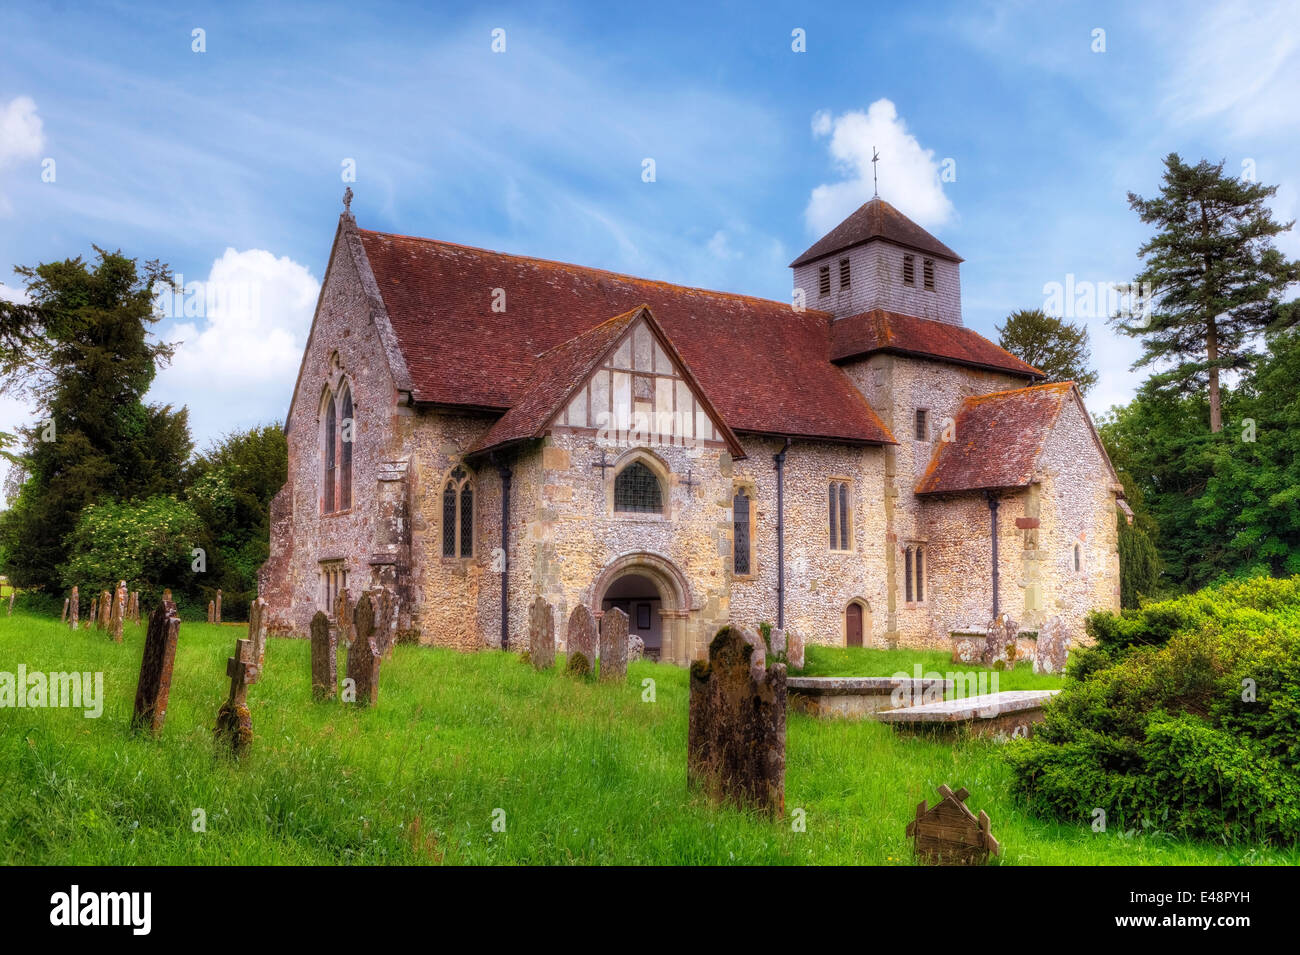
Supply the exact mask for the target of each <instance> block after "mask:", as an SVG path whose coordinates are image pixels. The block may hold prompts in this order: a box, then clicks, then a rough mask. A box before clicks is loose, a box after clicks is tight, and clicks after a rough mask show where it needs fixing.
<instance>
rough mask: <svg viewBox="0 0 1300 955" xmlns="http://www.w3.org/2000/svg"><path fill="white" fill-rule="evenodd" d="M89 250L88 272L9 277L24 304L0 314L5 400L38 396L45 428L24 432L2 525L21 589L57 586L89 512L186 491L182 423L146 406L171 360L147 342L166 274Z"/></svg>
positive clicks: (24, 271)
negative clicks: (23, 290)
mask: <svg viewBox="0 0 1300 955" xmlns="http://www.w3.org/2000/svg"><path fill="white" fill-rule="evenodd" d="M95 251H96V254H97V257H98V259H97V261H96V263H95V265H94V267H93V268H90V267H88V266H87V265H86V263H85V262H84V261H82V259H80V258H76V259H68V260H64V261H62V262H50V263H45V264H43V265H40V266H37V267H36V268H19V269H16V270H15V271H17V272H18V273H19V274H20V275H22V276H24V277H25V278H26V279H27V283H26V284H27V291H28V295H29V297H30V302H29V303H28V304H27V305H25V306H22V307H20V308H10V309H7V310H6V311H5V312H4V313H2V314H0V360H2V361H3V366H2V367H0V390H5V391H9V392H11V393H13V392H17V393H21V394H25V395H27V396H29V397H31V398H34V399H35V401H36V403H37V405H38V407H39V408H40V411H39V417H40V419H41V420H39V421H38V422H37V423H36V425H35V426H33V427H30V428H26V429H24V430H23V432H22V436H23V439H24V445H25V451H24V453H23V454H22V456H21V460H20V466H21V467H22V469H23V470H24V471H25V472H26V474H27V479H26V481H25V482H24V483H23V485H22V488H21V490H20V491H19V493H18V496H17V499H16V500H15V501H14V504H13V506H12V507H11V508H10V509H9V510H8V511H7V512H6V513H5V514H4V516H3V520H2V521H0V541H2V542H3V547H4V555H5V571H6V573H8V574H9V576H10V578H11V579H12V580H13V581H14V583H16V584H17V585H19V586H24V587H48V588H56V587H58V586H59V584H60V581H59V575H58V568H59V566H60V565H61V564H62V563H64V562H65V561H66V559H67V556H68V544H67V537H68V535H69V534H70V533H71V531H72V530H73V528H74V527H75V526H76V523H77V518H78V516H79V515H80V513H81V510H82V508H83V507H85V506H86V505H87V504H94V503H97V502H99V501H101V500H104V499H108V498H115V499H118V500H123V501H127V500H132V499H136V498H143V497H149V496H152V495H159V494H161V495H168V494H179V493H180V492H181V491H182V489H183V486H184V468H185V462H186V461H187V459H188V458H189V455H190V452H191V450H192V444H191V442H190V436H189V424H188V414H187V412H186V411H185V410H184V409H181V410H180V411H173V410H172V409H171V408H170V407H167V406H156V405H145V404H144V403H143V401H142V398H143V396H144V394H145V392H146V391H148V389H149V385H150V384H151V383H152V382H153V379H154V375H155V374H156V371H157V367H158V365H159V363H161V362H164V361H166V360H167V359H168V358H169V357H170V355H171V347H170V346H168V345H166V344H164V343H161V342H156V341H150V339H149V334H148V327H149V325H151V324H152V323H153V322H155V321H157V318H158V316H157V315H155V313H154V290H155V288H156V287H158V285H159V284H160V283H164V282H167V281H169V276H168V274H167V270H166V267H165V266H162V265H160V264H159V263H157V262H150V263H147V264H146V266H145V267H144V270H143V273H142V272H141V270H140V269H138V268H137V265H136V262H135V261H134V260H133V259H129V258H126V257H124V256H123V255H122V254H121V253H120V252H106V251H104V250H103V249H99V248H96V249H95Z"/></svg>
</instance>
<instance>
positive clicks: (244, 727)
mask: <svg viewBox="0 0 1300 955" xmlns="http://www.w3.org/2000/svg"><path fill="white" fill-rule="evenodd" d="M226 675H227V676H228V677H230V698H229V699H227V700H226V702H224V703H222V704H221V709H220V710H219V711H218V712H217V725H216V727H215V728H214V729H213V736H214V737H215V738H216V741H217V745H218V746H219V747H221V748H223V749H225V750H227V751H228V752H229V753H230V754H231V755H233V756H241V755H243V753H244V752H245V751H246V750H247V749H248V747H249V746H250V745H252V742H253V715H252V714H251V713H250V712H249V711H248V688H249V687H250V686H252V685H253V684H254V683H256V682H257V681H258V679H259V678H260V677H261V671H260V670H259V669H258V666H257V661H256V660H254V659H253V645H252V644H251V643H250V642H249V641H248V640H236V641H235V655H234V656H233V657H231V658H230V659H229V660H227V661H226Z"/></svg>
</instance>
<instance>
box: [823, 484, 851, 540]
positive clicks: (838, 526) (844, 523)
mask: <svg viewBox="0 0 1300 955" xmlns="http://www.w3.org/2000/svg"><path fill="white" fill-rule="evenodd" d="M828 500H829V504H830V544H831V550H848V549H849V526H850V522H851V521H852V515H851V514H850V513H849V485H848V482H847V481H832V482H831V486H830V495H829V498H828Z"/></svg>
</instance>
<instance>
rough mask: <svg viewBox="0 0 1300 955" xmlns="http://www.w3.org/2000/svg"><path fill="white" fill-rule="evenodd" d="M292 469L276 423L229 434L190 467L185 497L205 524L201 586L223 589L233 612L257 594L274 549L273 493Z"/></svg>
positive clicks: (225, 600)
mask: <svg viewBox="0 0 1300 955" xmlns="http://www.w3.org/2000/svg"><path fill="white" fill-rule="evenodd" d="M288 470H289V452H288V446H287V445H286V444H285V439H284V429H283V428H282V427H281V426H280V425H278V424H275V425H264V426H262V427H257V428H252V429H250V430H248V431H243V432H239V433H236V434H229V435H226V436H225V437H224V438H222V439H221V440H220V441H219V442H217V443H216V444H215V445H214V446H213V447H211V448H210V449H209V450H208V451H207V452H205V453H204V454H202V455H200V457H199V458H198V460H197V461H196V462H195V464H194V467H193V468H192V470H191V473H190V489H189V491H188V495H187V496H188V499H189V501H190V503H191V504H192V505H193V507H194V510H195V512H196V513H197V514H198V516H199V517H200V519H201V520H202V521H203V523H204V526H205V527H206V529H207V533H206V536H205V545H206V549H207V552H208V572H207V574H206V575H205V576H204V577H203V578H202V583H201V585H200V586H201V587H202V588H203V589H204V590H205V591H211V590H216V589H217V588H218V587H219V588H221V590H222V592H223V593H222V598H223V601H224V604H225V606H226V607H229V608H230V613H231V614H232V615H238V614H242V613H243V612H244V609H245V608H246V606H247V604H248V603H250V602H251V601H252V600H253V599H254V598H255V597H256V596H257V571H258V568H260V567H261V566H262V564H263V563H265V561H266V559H267V557H268V556H269V554H270V507H271V498H273V497H275V495H276V493H277V492H278V491H279V490H280V488H281V487H283V486H284V482H285V480H286V479H287V476H288Z"/></svg>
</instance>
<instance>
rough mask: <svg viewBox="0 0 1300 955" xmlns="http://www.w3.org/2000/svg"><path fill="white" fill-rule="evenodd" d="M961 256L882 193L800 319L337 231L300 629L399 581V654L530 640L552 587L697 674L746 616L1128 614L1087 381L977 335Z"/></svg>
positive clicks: (314, 358) (826, 629)
mask: <svg viewBox="0 0 1300 955" xmlns="http://www.w3.org/2000/svg"><path fill="white" fill-rule="evenodd" d="M961 262H962V260H961V257H960V256H958V255H957V254H956V253H955V252H954V251H953V250H952V249H950V248H948V247H947V246H946V245H944V244H943V243H942V242H940V241H939V240H938V239H936V238H935V237H934V236H932V235H930V234H929V233H928V232H926V231H925V230H924V229H922V228H920V227H919V226H918V225H917V224H916V223H914V222H912V221H911V220H909V219H908V218H907V217H905V216H904V215H902V214H901V213H900V212H899V211H898V210H896V209H895V208H893V207H892V206H891V205H889V204H888V203H887V202H884V201H882V200H880V199H878V198H877V199H873V200H871V201H870V202H868V203H867V204H866V205H864V206H862V207H861V208H859V209H858V210H857V211H856V212H854V213H853V214H852V215H850V216H849V217H848V218H847V219H845V220H844V221H843V222H842V223H840V224H839V225H838V226H836V227H835V228H834V229H833V230H831V232H829V233H828V234H827V235H826V236H824V237H823V238H822V239H820V240H819V241H817V242H816V243H814V244H813V246H812V247H811V248H809V249H808V250H807V251H806V252H804V253H803V254H802V255H800V256H799V257H798V258H797V259H795V260H794V262H793V263H792V265H791V267H792V269H793V273H794V274H793V285H794V290H793V295H792V300H791V302H777V301H770V300H766V299H760V298H752V297H749V296H745V295H736V294H731V293H726V292H713V291H707V290H704V289H697V288H688V287H684V286H679V285H670V284H668V283H665V282H658V281H650V280H646V279H640V278H634V277H631V276H627V275H619V274H615V273H612V272H606V271H603V270H600V269H594V268H587V267H583V266H578V265H569V264H565V263H560V262H552V261H546V260H543V259H534V258H525V257H522V256H517V255H506V254H503V253H499V252H490V251H486V250H484V249H476V248H469V247H466V246H463V245H456V244H454V243H451V242H445V241H439V240H434V239H421V238H413V237H410V236H404V235H393V234H389V233H384V232H372V231H369V230H366V229H361V228H359V227H358V226H357V224H356V221H355V219H354V217H353V215H352V213H351V211H350V210H345V212H344V214H343V215H342V216H341V218H340V221H339V226H338V230H337V232H336V233H335V236H334V245H333V249H332V251H331V253H330V259H329V265H328V269H327V271H326V275H325V279H324V282H323V285H322V288H321V294H320V300H319V303H318V304H317V308H316V314H315V318H314V320H313V323H312V329H311V333H310V336H309V338H308V340H307V346H306V352H305V354H304V355H303V358H302V365H301V368H300V371H299V374H298V381H297V384H296V386H295V388H294V393H293V399H292V403H291V405H290V408H289V414H288V418H287V420H286V423H285V430H286V433H287V438H288V445H289V476H288V481H287V483H286V484H285V486H284V488H283V489H282V490H281V491H280V492H279V494H278V495H277V496H276V498H275V499H274V501H273V503H272V509H271V553H270V558H269V560H268V561H267V562H266V564H265V565H264V567H263V568H262V571H261V577H260V592H261V595H262V596H263V597H265V598H266V599H267V601H268V602H269V604H270V612H271V614H272V618H273V621H274V625H275V627H276V629H277V630H278V631H280V632H282V633H298V634H305V633H306V632H307V631H308V627H309V622H310V620H311V618H312V616H313V615H314V614H315V613H316V612H317V611H318V610H323V611H325V612H326V613H327V614H331V615H332V614H333V613H334V607H335V603H336V600H337V597H338V595H339V593H340V591H342V590H345V589H346V590H347V591H348V592H349V594H350V595H351V598H352V599H354V600H355V599H356V597H357V596H359V594H360V593H361V592H362V591H364V590H368V589H374V588H385V589H387V590H388V591H389V592H390V593H391V594H392V595H393V596H394V597H395V598H396V599H395V601H394V605H395V607H396V613H397V615H398V621H397V626H398V629H399V637H402V638H405V639H408V640H414V641H418V642H420V643H423V644H429V645H434V646H446V647H456V648H460V649H463V650H475V649H480V648H484V647H508V648H510V649H524V648H525V647H526V646H527V641H528V613H529V607H530V605H531V604H532V602H533V601H534V600H535V598H536V597H537V596H539V595H540V596H542V597H544V598H545V599H546V600H547V601H548V602H549V603H550V604H551V605H552V606H553V607H554V608H555V609H556V613H557V617H558V619H557V629H556V632H557V634H558V635H559V636H560V637H561V638H562V637H563V633H564V626H563V622H564V621H565V620H567V618H568V615H569V613H570V612H571V611H572V610H573V609H574V608H575V607H576V606H577V605H578V604H585V605H587V607H589V608H590V609H591V610H592V611H593V612H594V613H597V614H600V613H603V612H604V611H605V610H608V609H609V608H611V607H620V608H622V609H623V610H624V611H625V612H627V614H628V616H629V618H630V628H631V632H632V633H633V634H636V635H638V636H640V637H641V638H642V640H643V641H644V643H645V646H646V650H647V654H648V655H650V656H653V657H657V658H659V659H662V660H671V661H674V662H677V663H686V662H688V661H690V660H692V659H696V658H699V657H701V656H702V655H704V653H705V650H706V647H707V645H708V641H709V640H710V639H711V638H712V636H713V634H715V633H716V632H717V630H718V629H719V628H720V627H722V626H723V625H725V624H726V623H728V622H729V621H731V622H735V623H738V624H744V625H746V626H750V627H753V626H756V625H757V624H759V623H760V622H764V621H766V622H770V623H771V624H773V625H774V626H784V627H786V628H789V629H793V630H795V631H797V632H798V633H799V634H800V635H801V636H802V637H803V639H804V640H805V641H806V642H812V643H821V644H828V645H832V646H865V647H899V646H903V647H925V648H936V649H943V648H947V647H948V646H949V645H950V641H951V635H952V634H953V633H957V632H964V631H965V632H968V631H971V630H980V629H983V628H985V627H987V626H988V625H989V622H990V621H991V620H993V619H994V618H995V617H997V616H998V615H999V614H1009V615H1010V616H1011V617H1012V618H1013V619H1014V620H1016V621H1018V622H1019V625H1020V629H1021V630H1022V631H1027V632H1033V631H1036V630H1037V629H1038V628H1039V627H1041V626H1043V625H1044V624H1046V623H1047V622H1048V621H1049V620H1050V619H1051V618H1053V617H1056V618H1059V619H1058V620H1056V621H1054V624H1056V625H1061V624H1064V626H1065V627H1066V629H1067V631H1068V632H1069V633H1070V634H1071V636H1072V637H1073V638H1074V639H1075V640H1078V639H1080V638H1082V637H1083V621H1084V618H1085V616H1086V614H1087V613H1088V612H1089V611H1091V610H1094V609H1107V610H1116V609H1118V607H1119V559H1118V554H1117V551H1116V541H1117V525H1116V510H1117V507H1118V508H1121V509H1124V508H1125V504H1124V502H1123V500H1122V494H1123V491H1122V488H1121V486H1120V484H1119V481H1118V479H1117V477H1116V475H1115V472H1114V469H1113V468H1112V466H1111V464H1110V461H1109V459H1108V458H1107V456H1106V452H1105V450H1104V449H1103V448H1102V445H1101V442H1100V441H1099V439H1098V437H1097V433H1096V431H1095V430H1094V428H1093V425H1092V421H1091V419H1090V418H1089V415H1088V412H1087V410H1086V409H1085V408H1084V404H1083V400H1082V397H1081V396H1080V394H1079V391H1078V389H1077V388H1076V387H1075V386H1074V385H1073V384H1072V383H1070V382H1045V381H1044V380H1043V378H1044V376H1043V374H1042V373H1041V372H1040V371H1038V370H1037V369H1035V368H1033V367H1031V366H1029V365H1027V364H1026V363H1025V362H1023V361H1021V360H1020V359H1018V358H1016V357H1015V356H1013V355H1011V354H1010V353H1008V352H1006V351H1004V350H1003V349H1001V348H999V347H998V346H997V345H995V344H993V343H992V342H990V341H989V340H988V339H986V338H984V337H982V336H981V335H979V334H977V333H976V332H974V331H972V330H971V329H969V328H966V327H965V326H964V325H963V323H962V310H961V277H960V268H961Z"/></svg>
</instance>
